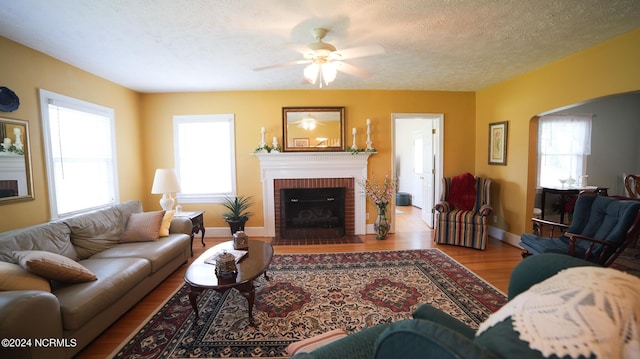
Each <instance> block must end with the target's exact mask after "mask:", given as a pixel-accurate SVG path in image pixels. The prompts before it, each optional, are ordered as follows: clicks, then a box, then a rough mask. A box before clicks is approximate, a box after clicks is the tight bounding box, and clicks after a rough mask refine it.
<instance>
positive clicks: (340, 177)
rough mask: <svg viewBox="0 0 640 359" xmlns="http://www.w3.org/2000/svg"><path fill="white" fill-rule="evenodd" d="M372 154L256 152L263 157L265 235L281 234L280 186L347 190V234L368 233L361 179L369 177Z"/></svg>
mask: <svg viewBox="0 0 640 359" xmlns="http://www.w3.org/2000/svg"><path fill="white" fill-rule="evenodd" d="M370 155H371V153H358V154H351V153H349V152H310V153H309V152H285V153H256V154H255V156H256V157H258V159H259V160H260V177H261V181H262V198H263V213H264V236H265V237H275V236H276V234H277V233H276V232H277V231H278V234H279V229H278V227H279V221H280V214H279V212H280V197H279V196H280V189H282V188H331V187H344V188H345V189H346V190H345V211H344V215H345V234H355V235H359V234H362V235H363V234H366V197H365V194H364V191H363V190H362V186H361V185H360V180H361V179H366V178H367V164H368V158H369V156H370Z"/></svg>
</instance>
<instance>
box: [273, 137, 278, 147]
mask: <svg viewBox="0 0 640 359" xmlns="http://www.w3.org/2000/svg"><path fill="white" fill-rule="evenodd" d="M273 144H274V145H276V144H278V137H276V136H273Z"/></svg>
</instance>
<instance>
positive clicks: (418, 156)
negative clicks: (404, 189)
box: [411, 131, 425, 208]
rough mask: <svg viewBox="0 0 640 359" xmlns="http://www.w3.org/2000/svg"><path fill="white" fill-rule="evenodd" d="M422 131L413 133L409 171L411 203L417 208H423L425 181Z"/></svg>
mask: <svg viewBox="0 0 640 359" xmlns="http://www.w3.org/2000/svg"><path fill="white" fill-rule="evenodd" d="M423 135H424V134H423V131H416V132H414V133H413V141H412V143H413V146H412V150H413V153H412V155H413V158H412V162H413V163H412V173H411V189H412V192H411V197H412V202H413V203H412V204H413V206H415V207H418V208H424V202H425V198H424V194H425V192H424V189H425V186H424V182H425V178H424V176H425V173H424V171H425V167H424V139H423Z"/></svg>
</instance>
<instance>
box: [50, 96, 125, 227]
mask: <svg viewBox="0 0 640 359" xmlns="http://www.w3.org/2000/svg"><path fill="white" fill-rule="evenodd" d="M39 93H40V112H41V116H42V132H43V140H44V150H45V162H46V168H47V183H48V189H49V208H50V211H51V219H58V218H61V217H67V216H71V215H74V214H78V213H82V212H87V211H90V210H94V209H97V208H103V207H106V206H110V205H113V204H116V203H118V202H119V201H120V196H119V192H120V191H119V188H118V164H117V155H116V139H115V136H116V132H115V113H114V110H113V109H112V108H109V107H105V106H101V105H97V104H94V103H91V102H87V101H83V100H79V99H76V98H73V97H69V96H64V95H61V94H58V93H55V92H51V91H47V90H44V89H40V90H39ZM50 103H51V104H54V105H58V106H60V107H66V108H69V109H73V110H76V111H83V112H87V113H91V114H94V115H99V116H103V117H106V118H107V119H108V121H109V126H108V127H109V129H110V131H111V133H110V134H109V135H110V136H109V137H110V139H109V140H110V142H111V154H110V156H111V158H110V159H109V160H110V161H111V166H112V173H111V176H112V178H111V181H110V183H111V184H112V186H113V187H112V188H111V189H110V190H111V191H112V192H113V196H112V197H111V198H110V200H109V201H107V203H103V204H99V205H96V206H92V207H87V208H80V209H77V210H74V211H70V212H63V213H60V212H59V209H58V198H57V191H56V179H55V166H54V159H53V149H52V143H51V135H52V133H51V129H50V123H51V120H50V118H49V104H50Z"/></svg>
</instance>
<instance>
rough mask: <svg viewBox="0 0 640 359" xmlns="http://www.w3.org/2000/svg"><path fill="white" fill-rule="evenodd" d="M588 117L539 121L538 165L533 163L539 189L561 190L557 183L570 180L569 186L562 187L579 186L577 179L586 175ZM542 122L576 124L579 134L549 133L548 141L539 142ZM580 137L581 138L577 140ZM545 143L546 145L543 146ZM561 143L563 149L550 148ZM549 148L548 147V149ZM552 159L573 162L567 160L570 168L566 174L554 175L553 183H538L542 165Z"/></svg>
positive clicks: (550, 118)
mask: <svg viewBox="0 0 640 359" xmlns="http://www.w3.org/2000/svg"><path fill="white" fill-rule="evenodd" d="M592 120H593V116H592V115H547V116H543V117H541V118H540V121H539V124H538V156H537V157H538V163H537V169H538V170H537V179H536V180H537V185H538V188H540V187H560V188H561V187H563V183H561V182H560V180H569V179H573V180H574V182H573V183H566V184H565V185H566V186H569V185H574V186H575V185H582V183H580V182H581V181H580V178H583V176H585V175H586V174H587V158H588V156H589V155H591V126H592V123H591V122H592ZM543 121H547V122H549V123H552V122H555V121H557V122H558V123H571V122H572V121H576V122H577V123H578V125H577V126H580V127H579V129H580V130H579V131H577V130H576V131H570V130H566V131H560V130H557V131H556V133H551V136H552V137H550V138H546V139H545V138H543V135H542V131H543V130H542V126H543ZM578 135H584V138H582V137H580V136H578ZM544 141H547V143H546V144H543V142H544ZM562 141H564V142H565V143H564V146H558V147H557V148H555V146H553V144H555V143H559V142H562ZM549 146H551V147H549ZM554 157H565V158H573V160H570V161H569V162H570V166H569V168H567V170H566V173H563V174H557V175H556V177H558V178H554V179H553V180H549V181H548V183H542V175H543V174H542V169H543V167H544V161H546V160H547V159H553V158H554Z"/></svg>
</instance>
